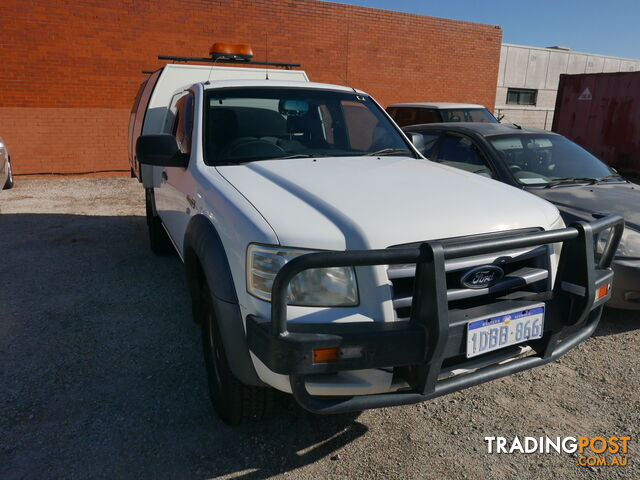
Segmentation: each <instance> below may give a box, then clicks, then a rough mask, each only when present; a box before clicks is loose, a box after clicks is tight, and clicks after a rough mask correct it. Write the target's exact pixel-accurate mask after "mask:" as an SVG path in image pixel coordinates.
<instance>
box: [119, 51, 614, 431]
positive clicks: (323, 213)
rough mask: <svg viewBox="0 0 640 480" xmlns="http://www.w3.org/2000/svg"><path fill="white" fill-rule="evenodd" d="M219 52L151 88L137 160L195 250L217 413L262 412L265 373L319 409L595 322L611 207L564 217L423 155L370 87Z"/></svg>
mask: <svg viewBox="0 0 640 480" xmlns="http://www.w3.org/2000/svg"><path fill="white" fill-rule="evenodd" d="M211 53H212V59H211V62H212V63H214V65H213V66H207V65H204V66H203V65H176V64H169V65H166V66H165V67H163V68H162V69H160V70H158V71H156V72H154V73H153V74H151V75H150V76H149V78H148V79H147V81H145V83H143V84H142V86H141V88H140V92H139V94H138V97H137V98H136V102H135V104H134V108H133V112H132V117H131V125H130V130H129V132H130V162H131V168H132V172H133V173H134V174H135V175H136V176H137V177H138V178H139V179H141V182H142V184H143V185H144V187H145V191H146V201H147V221H148V225H149V235H150V243H151V248H152V249H153V251H154V252H155V253H157V254H164V253H170V252H172V251H173V250H174V249H175V250H176V251H177V252H178V254H179V255H180V257H181V258H182V260H183V261H184V263H185V265H186V269H187V278H188V282H189V289H190V292H191V297H192V301H193V314H194V319H195V320H196V321H197V322H199V323H200V324H201V325H202V333H203V343H204V351H205V359H206V365H207V373H208V381H209V388H210V393H211V399H212V402H213V404H214V407H215V409H216V411H217V413H218V414H219V415H220V417H221V418H222V419H223V420H224V421H225V422H227V423H230V424H237V423H240V422H242V421H245V420H248V419H252V418H258V417H261V416H263V415H264V414H265V411H266V405H267V403H268V402H267V400H268V398H269V394H270V391H271V389H272V388H275V389H278V390H281V391H283V392H288V393H292V394H293V395H294V397H295V399H296V401H297V402H298V403H299V404H300V405H302V406H303V407H304V408H306V409H308V410H310V411H312V412H316V413H337V412H344V411H358V410H362V409H366V408H375V407H382V406H389V405H401V404H407V403H414V402H419V401H423V400H428V399H430V398H434V397H437V396H439V395H443V394H446V393H449V392H452V391H456V390H460V389H462V388H466V387H468V386H471V385H476V384H478V383H482V382H485V381H488V380H491V379H494V378H499V377H502V376H505V375H508V374H511V373H515V372H518V371H521V370H524V369H528V368H531V367H534V366H536V365H542V364H544V363H547V362H549V361H552V360H553V359H555V358H557V357H558V356H560V355H562V354H563V353H565V352H566V351H567V350H569V349H570V348H572V347H573V346H575V345H577V344H578V343H580V342H581V341H583V340H584V339H586V338H587V337H588V336H589V335H590V334H591V333H592V332H593V330H594V329H595V328H596V326H597V323H598V320H599V317H600V313H601V310H602V308H601V307H602V304H603V303H604V302H605V301H606V300H607V298H608V297H609V285H610V283H611V278H612V273H611V269H610V268H609V263H610V261H611V258H610V257H612V256H613V252H615V247H616V244H617V240H618V237H619V231H620V228H621V225H622V220H621V219H620V218H619V217H606V218H603V219H599V220H597V221H594V222H591V223H581V224H577V225H575V226H571V227H568V228H566V227H565V226H564V224H563V222H562V220H561V218H560V215H559V213H558V211H557V209H556V208H555V207H554V206H552V205H551V204H549V203H547V202H545V201H543V200H541V199H539V198H537V197H534V196H532V195H529V194H527V193H525V192H523V191H520V190H517V189H515V188H512V187H509V186H507V185H504V184H501V183H498V182H495V181H492V180H488V179H485V178H482V177H479V176H477V175H473V174H470V173H465V172H463V171H460V170H458V169H454V168H450V167H447V166H444V165H439V164H436V163H434V162H429V161H426V160H425V159H424V158H422V157H421V155H420V154H419V153H418V151H417V150H416V149H415V148H414V146H413V145H412V143H411V141H410V139H408V138H407V137H406V136H405V135H404V134H403V133H402V131H401V130H400V129H399V128H398V127H397V126H396V125H395V124H394V123H393V122H392V121H391V120H390V118H389V116H388V115H387V114H386V113H385V111H384V109H383V108H381V107H380V106H379V105H378V104H377V103H376V102H375V100H373V99H372V98H371V97H370V96H369V95H368V94H367V93H365V92H363V91H360V90H356V89H353V88H350V87H344V86H337V85H327V84H321V83H313V82H310V81H308V78H307V76H306V74H305V73H304V72H302V71H300V70H291V67H292V66H293V65H292V64H266V62H262V63H260V62H254V61H252V60H251V54H250V51H249V49H248V48H247V47H246V46H229V45H221V44H216V45H214V47H212V51H211ZM160 58H167V59H170V60H176V61H183V62H186V61H189V60H196V61H198V62H204V61H207V59H189V58H183V57H160ZM215 63H236V64H240V65H246V66H244V67H238V66H235V67H224V66H219V65H215ZM256 65H257V66H259V67H261V68H257V67H256ZM269 67H284V68H285V69H284V70H276V69H275V68H269ZM141 165H142V166H141ZM605 229H609V230H611V231H612V232H613V233H612V234H611V235H609V238H610V239H611V241H610V245H609V246H608V247H607V250H606V251H605V254H604V255H603V257H602V258H598V259H595V258H594V254H593V252H594V249H593V239H594V235H596V234H597V233H599V232H601V231H602V230H605ZM561 248H562V254H561V255H560V254H559V253H560V249H561Z"/></svg>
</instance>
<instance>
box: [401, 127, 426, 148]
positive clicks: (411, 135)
mask: <svg viewBox="0 0 640 480" xmlns="http://www.w3.org/2000/svg"><path fill="white" fill-rule="evenodd" d="M404 134H405V135H406V136H407V138H408V139H409V140H411V143H413V146H414V147H416V149H417V150H418V151H419V152H420V153H422V150H423V149H424V137H423V136H422V134H421V133H417V132H404Z"/></svg>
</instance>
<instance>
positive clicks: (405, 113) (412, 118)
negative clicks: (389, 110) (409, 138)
mask: <svg viewBox="0 0 640 480" xmlns="http://www.w3.org/2000/svg"><path fill="white" fill-rule="evenodd" d="M416 116H417V109H416V108H398V110H397V112H396V115H395V117H393V119H394V120H395V121H396V123H397V124H398V125H399V126H401V127H405V126H407V125H416V124H417V122H416Z"/></svg>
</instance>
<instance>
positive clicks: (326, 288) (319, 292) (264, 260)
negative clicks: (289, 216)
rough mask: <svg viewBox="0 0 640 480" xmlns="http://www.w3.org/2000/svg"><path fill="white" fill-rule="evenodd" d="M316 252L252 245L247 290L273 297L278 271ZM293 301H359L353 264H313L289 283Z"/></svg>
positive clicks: (317, 303) (348, 303)
mask: <svg viewBox="0 0 640 480" xmlns="http://www.w3.org/2000/svg"><path fill="white" fill-rule="evenodd" d="M306 253H314V250H302V249H298V248H295V249H294V248H282V247H275V246H274V247H268V246H264V245H249V248H248V250H247V290H248V291H249V293H250V294H252V295H254V296H256V297H258V298H261V299H263V300H267V301H271V289H272V287H273V280H274V279H275V278H276V275H277V274H278V272H279V271H280V269H281V268H282V267H283V265H284V264H285V263H287V262H288V261H289V260H292V259H294V258H295V257H299V256H300V255H304V254H306ZM288 290H289V291H288V293H289V295H288V298H289V303H290V304H291V305H302V306H308V307H353V306H356V305H358V286H357V284H356V273H355V271H354V269H353V268H351V267H332V268H312V269H309V270H304V271H302V272H300V273H299V274H298V275H296V276H295V277H293V280H291V282H290V283H289V289H288Z"/></svg>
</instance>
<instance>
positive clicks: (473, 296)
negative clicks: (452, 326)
mask: <svg viewBox="0 0 640 480" xmlns="http://www.w3.org/2000/svg"><path fill="white" fill-rule="evenodd" d="M505 233H508V234H513V232H505ZM500 236H502V235H500ZM482 237H485V238H486V236H484V235H483V236H482ZM467 238H468V239H469V241H472V240H477V239H478V237H466V238H465V240H466V239H467ZM443 243H444V242H443ZM392 248H395V247H392ZM551 249H552V247H551V246H547V245H542V246H537V247H529V248H521V249H517V250H509V251H504V252H498V253H492V254H487V255H477V256H472V257H463V258H456V259H452V260H447V261H446V262H445V272H446V280H447V301H448V305H449V310H450V311H451V310H456V309H465V308H471V307H477V306H480V305H485V304H489V303H491V302H493V301H495V300H496V299H498V298H501V299H502V298H504V297H505V296H508V298H519V297H524V296H526V295H528V294H531V293H540V292H544V291H547V290H550V289H551V269H550V261H549V258H550V253H551ZM486 265H495V266H499V267H500V268H501V269H502V270H503V271H504V274H505V275H504V277H503V278H502V279H501V280H500V281H499V282H497V283H496V284H495V285H492V286H490V287H487V288H477V289H473V288H467V287H465V286H463V285H462V283H461V277H462V276H463V275H464V274H465V273H466V272H468V271H469V270H470V269H472V268H474V267H480V266H486ZM415 271H416V266H415V265H414V264H408V265H390V266H389V267H388V269H387V275H388V278H389V280H390V282H391V284H392V287H393V307H394V310H395V312H396V318H397V319H398V320H408V319H409V318H410V316H411V304H412V302H413V288H414V281H415Z"/></svg>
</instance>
